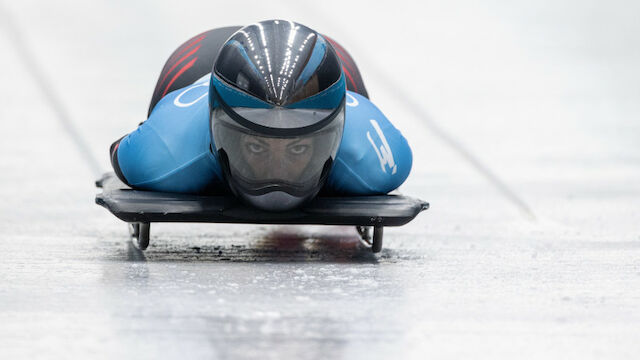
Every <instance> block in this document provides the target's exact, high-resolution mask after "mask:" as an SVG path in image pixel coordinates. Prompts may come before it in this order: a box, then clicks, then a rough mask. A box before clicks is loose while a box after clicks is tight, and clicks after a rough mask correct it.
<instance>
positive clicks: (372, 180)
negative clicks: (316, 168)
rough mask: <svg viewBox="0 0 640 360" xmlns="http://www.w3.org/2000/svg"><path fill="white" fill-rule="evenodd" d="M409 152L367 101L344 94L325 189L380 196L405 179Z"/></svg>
mask: <svg viewBox="0 0 640 360" xmlns="http://www.w3.org/2000/svg"><path fill="white" fill-rule="evenodd" d="M412 161H413V158H412V154H411V149H410V148H409V144H408V143H407V140H406V139H405V138H404V136H402V133H401V132H400V131H399V130H398V129H396V127H395V126H393V124H392V123H391V122H390V121H389V119H387V117H386V116H385V115H384V114H383V113H382V111H380V109H378V107H377V106H376V105H374V104H373V103H372V102H371V101H370V100H369V99H367V98H365V97H364V96H361V95H359V94H357V93H354V92H351V91H348V92H347V99H346V114H345V126H344V133H343V135H342V142H341V144H340V148H339V149H338V154H337V155H336V162H335V164H334V167H333V169H332V172H331V174H330V178H329V187H330V188H332V189H333V190H335V191H338V192H342V193H348V194H362V195H364V194H383V193H387V192H389V191H392V190H394V189H396V188H397V187H398V186H400V185H401V184H402V183H403V182H404V180H405V179H406V178H407V176H409V172H410V171H411V165H412Z"/></svg>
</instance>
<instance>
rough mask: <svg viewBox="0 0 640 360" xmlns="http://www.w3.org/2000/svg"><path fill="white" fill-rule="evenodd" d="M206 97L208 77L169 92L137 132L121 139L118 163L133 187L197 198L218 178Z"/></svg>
mask: <svg viewBox="0 0 640 360" xmlns="http://www.w3.org/2000/svg"><path fill="white" fill-rule="evenodd" d="M207 96H208V77H203V78H201V79H200V80H198V81H196V82H195V83H193V84H191V85H189V86H187V87H184V88H182V89H178V90H175V91H172V92H170V93H169V94H167V95H165V96H164V97H163V98H162V99H161V100H160V101H159V102H158V103H157V104H156V106H155V107H154V108H153V110H152V112H151V114H150V115H149V118H148V119H147V120H146V121H145V122H144V123H143V124H142V125H140V126H139V127H138V129H136V130H135V131H134V132H132V133H130V134H129V135H127V136H126V137H125V138H124V139H122V141H121V142H120V145H119V147H118V161H119V165H120V168H121V170H122V173H123V175H124V176H125V178H126V179H127V181H128V182H129V183H130V184H132V185H133V186H136V187H140V188H148V189H150V190H162V191H176V192H195V191H198V190H200V189H201V188H203V187H205V186H206V185H207V184H208V183H209V182H211V181H212V180H213V179H214V178H217V177H219V175H220V174H217V172H218V171H217V170H216V169H217V166H216V165H217V163H216V159H215V157H214V156H213V155H212V154H211V151H210V144H211V140H210V139H211V135H210V132H209V120H208V101H207ZM205 165H206V166H205Z"/></svg>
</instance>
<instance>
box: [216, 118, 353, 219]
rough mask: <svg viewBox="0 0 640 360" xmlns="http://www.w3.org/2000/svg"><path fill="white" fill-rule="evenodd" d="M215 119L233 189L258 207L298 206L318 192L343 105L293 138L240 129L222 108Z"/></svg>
mask: <svg viewBox="0 0 640 360" xmlns="http://www.w3.org/2000/svg"><path fill="white" fill-rule="evenodd" d="M212 117H213V118H215V119H216V120H217V121H215V122H214V126H213V136H214V142H215V144H216V149H217V151H218V154H220V155H221V157H222V158H223V159H222V160H223V168H224V169H225V172H226V173H225V176H226V178H227V181H228V182H229V184H230V186H231V188H232V189H233V191H234V192H235V193H236V195H238V196H239V197H241V198H242V199H244V200H245V201H248V202H249V203H251V204H253V205H254V206H257V207H259V208H262V209H265V210H276V211H282V210H287V209H291V208H293V207H296V206H298V205H300V204H301V203H303V202H304V201H306V200H308V199H310V198H312V197H313V196H315V195H316V194H317V192H318V191H319V190H320V188H321V187H322V185H323V184H324V182H325V180H326V177H327V176H328V173H329V170H330V169H331V165H332V164H333V160H334V159H335V156H336V152H337V149H338V147H339V144H340V140H341V137H342V130H343V127H344V109H342V110H341V111H339V112H337V113H336V114H334V115H333V119H332V121H331V123H330V124H329V125H327V126H324V127H323V128H321V129H319V130H316V131H312V132H310V133H307V134H301V135H289V136H265V135H264V134H262V133H258V132H256V131H253V130H251V129H247V128H245V127H242V126H240V125H238V124H237V123H236V122H235V121H233V120H232V119H231V118H230V117H229V115H228V114H226V113H225V112H224V110H222V109H217V110H215V111H214V113H213V114H212ZM271 193H277V194H271ZM269 194H271V195H269Z"/></svg>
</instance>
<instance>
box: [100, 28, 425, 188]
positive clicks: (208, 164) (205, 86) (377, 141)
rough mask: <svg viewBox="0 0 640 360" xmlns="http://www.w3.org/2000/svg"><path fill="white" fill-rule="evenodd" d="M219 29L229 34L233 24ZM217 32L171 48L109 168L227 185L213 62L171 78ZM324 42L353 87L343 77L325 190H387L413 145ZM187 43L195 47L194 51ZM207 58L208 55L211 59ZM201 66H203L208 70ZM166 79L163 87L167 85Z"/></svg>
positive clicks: (398, 180)
mask: <svg viewBox="0 0 640 360" xmlns="http://www.w3.org/2000/svg"><path fill="white" fill-rule="evenodd" d="M223 29H224V30H227V29H228V30H227V32H229V31H231V30H233V29H234V28H223ZM215 31H218V29H216V30H211V31H209V32H207V33H203V34H201V35H198V36H196V37H194V38H192V39H191V40H190V41H189V42H187V43H185V44H183V46H181V47H180V48H178V50H176V52H175V53H174V54H173V56H172V57H171V58H170V61H169V62H168V63H167V65H166V66H165V69H164V70H163V74H165V73H166V74H165V75H164V76H162V75H161V79H160V80H159V82H158V85H157V87H156V92H155V93H154V98H156V99H154V100H152V106H151V107H150V114H149V117H148V119H147V120H146V121H145V122H143V123H142V124H141V125H140V126H138V128H137V129H136V130H135V131H133V132H132V133H130V134H128V135H126V136H124V137H123V138H121V139H120V140H118V141H117V142H115V143H114V144H113V145H112V147H111V160H112V165H113V167H114V170H115V172H116V174H117V175H118V177H119V178H120V179H121V180H122V181H124V182H125V183H126V184H128V185H130V186H131V187H133V188H137V189H144V190H153V191H164V192H179V193H208V192H211V191H214V192H220V191H225V190H227V189H228V188H227V185H226V183H225V180H224V176H223V173H222V169H221V167H220V162H219V159H218V155H217V154H216V152H215V145H214V144H213V139H212V138H211V132H210V125H209V104H208V99H209V96H208V91H209V82H210V76H211V75H210V71H211V70H210V69H211V66H210V65H211V64H209V68H208V69H209V70H208V71H209V73H206V74H205V75H204V76H201V77H199V78H198V79H197V80H195V81H192V82H191V83H189V84H186V86H185V84H184V83H182V84H178V85H177V86H176V85H175V83H176V81H175V80H176V79H179V77H180V76H183V77H184V73H185V71H186V70H184V68H185V67H186V66H187V64H190V63H191V64H195V63H196V61H197V59H198V57H197V55H198V50H199V49H198V46H196V45H194V42H198V41H199V42H200V43H203V39H206V38H207V34H213V35H216V33H215ZM233 31H235V30H233ZM213 37H215V36H213ZM220 38H226V37H224V36H223V37H220ZM198 39H200V40H198ZM328 40H330V41H331V42H332V44H333V45H334V47H336V50H338V54H339V55H340V54H342V55H341V59H342V60H343V70H344V72H345V75H346V76H347V78H348V79H349V80H350V83H351V85H352V86H351V89H350V86H349V84H350V83H349V82H348V83H347V84H348V86H347V89H349V90H348V91H347V95H346V97H347V98H346V114H345V125H344V133H343V136H342V141H341V143H340V147H339V149H338V152H337V155H336V158H335V159H334V162H333V167H332V169H331V171H330V173H329V177H328V179H327V183H326V184H325V188H324V192H326V193H333V194H342V195H374V194H385V193H388V192H390V191H392V190H394V189H396V188H397V187H398V186H400V185H401V184H402V183H403V182H404V180H405V179H406V178H407V176H408V175H409V172H410V170H411V164H412V155H411V149H410V148H409V145H408V143H407V141H406V139H405V138H404V137H403V136H402V134H401V133H400V131H398V129H396V128H395V127H394V126H393V125H392V124H391V123H390V122H389V120H388V119H387V118H386V117H385V116H384V114H383V113H382V112H381V111H380V110H379V109H378V108H377V107H376V106H375V105H374V104H373V103H372V102H371V101H369V99H368V98H367V97H366V96H367V93H366V91H365V90H363V89H364V86H363V85H362V83H361V78H360V75H359V73H358V72H357V68H355V64H353V61H352V60H351V58H350V57H348V54H346V51H344V49H342V48H341V47H339V45H337V43H335V42H334V41H333V40H331V39H329V38H328ZM189 44H191V45H189ZM212 46H213V45H212ZM190 48H191V49H195V51H191V55H189V53H190V51H188V50H189V49H190ZM188 56H196V57H195V59H196V61H190V62H187V61H188V60H189V57H188ZM201 57H202V56H201ZM209 57H211V56H209ZM171 59H174V60H173V61H172V60H171ZM212 61H213V60H212V59H208V62H209V63H211V62H212ZM176 64H177V65H176ZM180 65H182V67H180ZM206 65H207V64H205V65H204V66H203V67H202V68H203V69H206ZM349 65H351V66H349ZM187 70H193V69H190V68H187ZM167 71H168V73H167ZM204 71H206V70H201V71H200V73H199V74H197V75H202V72H204ZM171 72H175V74H174V76H170V75H171ZM194 74H196V73H194ZM194 74H191V75H190V76H191V78H193V76H194ZM168 75H169V76H168ZM354 79H355V80H354ZM164 83H167V84H168V85H166V86H164V85H163V84H164ZM161 85H162V86H161ZM358 85H360V86H359V89H358ZM354 87H355V88H354ZM350 90H359V91H358V92H356V91H350ZM227 191H228V190H227Z"/></svg>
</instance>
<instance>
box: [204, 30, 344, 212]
mask: <svg viewBox="0 0 640 360" xmlns="http://www.w3.org/2000/svg"><path fill="white" fill-rule="evenodd" d="M209 94H210V98H209V107H210V119H211V131H212V139H213V142H214V144H215V148H216V150H217V152H218V155H219V159H220V164H221V166H222V168H223V171H224V174H225V177H226V179H227V182H228V184H229V186H230V187H231V189H232V190H233V192H234V193H235V194H236V195H237V196H239V197H240V198H242V199H244V200H245V201H247V202H249V203H250V204H252V205H254V206H256V207H258V208H261V209H264V210H272V211H284V210H289V209H292V208H294V207H296V206H299V205H300V204H302V203H303V202H305V201H306V200H309V199H311V198H312V197H314V196H315V195H316V194H317V193H318V191H319V190H320V188H321V187H322V185H323V184H324V183H325V181H326V179H327V176H328V174H329V171H330V169H331V165H332V162H333V159H334V158H335V156H336V152H337V151H338V146H339V145H340V140H341V139H342V131H343V128H344V114H345V94H346V87H345V81H344V75H343V74H342V67H341V63H340V60H339V59H338V57H337V55H336V53H335V51H334V49H333V48H332V47H331V45H330V44H329V43H328V42H327V41H326V40H325V39H324V38H323V37H322V36H321V35H320V34H318V33H317V32H315V31H313V30H311V29H309V28H308V27H306V26H304V25H300V24H298V23H295V22H291V21H283V20H270V21H262V22H259V23H257V24H253V25H249V26H246V27H244V28H242V29H240V30H238V31H237V32H236V33H234V34H233V35H232V36H231V38H229V40H227V42H226V43H225V44H224V45H223V46H222V49H221V50H220V54H219V55H218V58H217V59H216V62H215V64H214V65H213V71H212V74H211V85H210V91H209Z"/></svg>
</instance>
